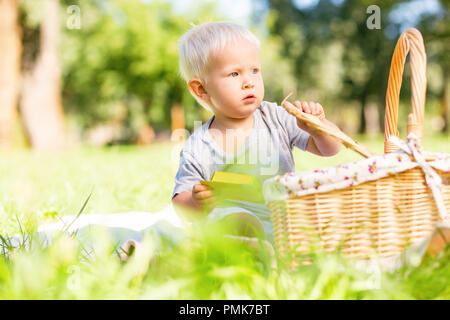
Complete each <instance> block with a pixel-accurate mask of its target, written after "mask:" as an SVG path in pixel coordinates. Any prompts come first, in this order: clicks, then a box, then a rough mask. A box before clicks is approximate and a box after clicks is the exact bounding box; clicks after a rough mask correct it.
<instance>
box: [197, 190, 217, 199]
mask: <svg viewBox="0 0 450 320" xmlns="http://www.w3.org/2000/svg"><path fill="white" fill-rule="evenodd" d="M213 196H214V192H213V191H212V190H206V191H200V192H198V193H196V194H195V197H196V198H197V199H199V200H204V199H208V198H211V197H213Z"/></svg>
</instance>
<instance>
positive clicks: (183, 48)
mask: <svg viewBox="0 0 450 320" xmlns="http://www.w3.org/2000/svg"><path fill="white" fill-rule="evenodd" d="M240 39H246V40H248V41H250V42H251V43H253V44H254V45H256V46H257V47H258V49H259V48H260V41H259V39H258V38H257V37H256V36H255V35H254V34H253V33H252V32H251V31H249V30H248V29H247V28H245V27H243V26H241V25H239V24H237V23H234V22H226V21H221V22H208V23H203V24H200V25H198V26H194V27H193V28H191V29H190V30H188V31H187V32H186V33H185V34H183V35H182V36H181V37H180V39H179V40H178V51H179V68H180V75H181V77H182V78H183V79H184V80H185V81H186V82H189V80H191V79H193V78H200V79H202V78H203V77H204V75H205V71H206V66H207V65H208V62H209V59H210V56H211V54H213V53H217V52H220V51H221V50H222V49H223V48H224V47H225V45H226V44H227V43H229V42H235V41H237V40H240ZM189 92H190V93H191V94H192V96H193V97H194V98H195V100H197V102H198V103H199V104H200V105H201V106H202V107H204V108H205V109H207V110H209V111H212V110H211V108H210V106H209V105H208V103H207V102H205V101H203V100H201V99H199V98H198V97H197V96H196V95H195V94H194V93H193V92H192V91H191V89H190V88H189Z"/></svg>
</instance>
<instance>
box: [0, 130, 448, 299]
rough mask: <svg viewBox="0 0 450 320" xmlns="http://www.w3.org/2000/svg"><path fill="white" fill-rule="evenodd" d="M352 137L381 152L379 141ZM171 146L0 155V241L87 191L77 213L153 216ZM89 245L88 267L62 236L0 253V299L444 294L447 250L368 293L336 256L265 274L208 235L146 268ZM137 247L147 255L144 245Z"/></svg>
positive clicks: (168, 170)
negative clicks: (30, 248) (93, 252)
mask: <svg viewBox="0 0 450 320" xmlns="http://www.w3.org/2000/svg"><path fill="white" fill-rule="evenodd" d="M356 140H358V141H359V142H361V143H362V144H364V145H366V146H367V147H369V148H370V149H372V150H373V151H375V152H376V153H381V152H382V149H383V142H382V139H381V138H380V137H378V138H376V139H375V138H374V139H368V138H361V139H359V138H358V137H356ZM179 148H180V145H175V144H171V143H157V144H154V145H152V146H149V147H125V146H120V147H108V148H102V149H92V148H81V149H74V150H70V151H66V152H64V153H59V154H55V153H51V154H42V153H41V154H37V153H33V152H31V151H26V150H21V151H13V152H10V153H2V154H1V159H0V163H1V166H0V176H1V179H0V235H1V234H3V235H5V234H9V235H12V234H15V233H18V232H19V231H20V227H22V228H25V229H27V230H32V229H33V228H35V227H36V226H37V225H38V224H42V223H47V222H54V221H55V220H56V219H57V216H61V215H66V214H76V213H77V212H78V211H79V210H80V208H81V206H82V205H83V202H84V201H85V200H86V198H87V197H88V195H89V194H90V193H91V192H92V196H91V198H90V199H89V202H88V204H87V206H86V208H85V210H84V211H83V214H89V213H118V212H127V211H147V212H156V211H158V210H161V209H163V208H165V207H166V206H167V205H169V204H170V195H171V192H172V189H173V187H174V182H173V178H174V176H175V173H176V170H177V168H178V154H179V150H180V149H179ZM425 148H426V150H428V151H440V152H447V153H448V152H450V144H449V139H448V137H446V136H433V137H426V138H425ZM294 156H295V160H296V170H297V171H300V170H308V169H313V168H320V167H324V166H328V165H335V164H340V163H345V162H349V161H354V160H358V159H361V157H360V156H359V155H357V154H355V153H353V152H352V151H350V150H342V151H341V152H340V153H339V154H338V155H337V156H335V157H330V158H319V157H316V156H314V155H311V154H305V153H304V152H302V151H300V150H296V151H295V152H294ZM18 221H20V222H21V224H20V226H19V223H18ZM99 241H100V242H101V243H104V245H103V247H101V248H103V251H102V250H99V252H97V258H96V259H95V260H94V261H85V260H83V259H80V248H79V247H78V243H77V241H76V240H70V239H61V241H57V242H56V243H55V244H54V245H52V246H51V247H50V248H49V249H47V250H36V251H35V252H28V253H27V252H24V251H20V250H19V251H18V252H17V253H16V254H15V255H13V256H12V257H10V259H5V258H3V257H1V258H0V299H16V298H26V299H28V298H33V299H34V298H38V299H39V298H44V299H47V298H50V299H61V298H62V299H64V298H67V299H79V298H99V299H103V298H105V299H107V298H125V299H128V298H138V299H140V298H150V299H216V298H225V299H229V298H251V299H291V298H292V299H305V298H306V299H309V298H312V299H321V298H322V299H323V298H324V299H327V298H337V299H341V298H342V299H345V298H348V299H362V298H366V299H367V298H369V299H370V298H388V299H391V298H425V299H428V298H445V299H448V298H450V289H449V288H450V280H449V279H450V266H449V264H448V263H447V259H448V257H449V254H448V250H447V252H446V253H444V254H443V256H442V257H440V258H438V259H434V260H432V259H425V261H424V263H423V265H422V266H421V267H418V268H409V269H405V270H400V271H397V272H396V273H394V274H388V273H386V274H382V275H380V279H381V280H380V287H379V288H378V289H370V288H366V287H364V286H361V285H360V284H361V283H364V280H367V278H368V277H371V276H372V275H370V274H368V273H366V272H363V271H355V270H354V267H353V265H347V263H346V261H344V260H342V259H341V258H340V257H339V256H321V255H317V256H314V259H315V260H314V261H316V262H315V263H314V264H313V265H312V266H304V267H301V268H300V269H299V270H297V271H294V272H288V271H287V270H286V269H285V268H283V266H282V263H283V261H279V265H280V268H278V270H276V271H270V268H269V267H268V262H267V261H264V260H263V261H262V262H261V261H259V260H258V259H256V260H255V259H254V257H253V256H252V255H251V254H250V252H249V251H248V250H245V249H244V248H242V246H236V245H234V244H230V243H226V242H224V241H218V239H217V236H216V237H215V236H214V233H212V232H211V230H209V232H206V231H205V232H204V234H201V235H196V236H195V237H194V239H193V240H192V241H187V242H186V243H185V244H184V245H182V246H181V247H179V248H176V249H175V250H173V251H171V252H167V253H163V254H162V255H161V257H159V261H158V263H157V264H156V265H152V266H151V267H150V266H149V259H150V258H149V256H150V255H149V254H143V255H137V256H136V257H135V259H134V260H132V261H130V262H129V263H127V264H121V263H120V262H119V260H118V259H117V257H116V256H115V255H114V254H111V252H112V249H113V247H112V246H111V244H110V243H108V242H107V241H106V242H105V241H104V239H103V240H102V239H99ZM102 241H103V242H102ZM144 245H148V250H147V251H148V252H151V250H152V241H151V239H149V240H146V241H144ZM339 265H341V266H344V268H341V267H339Z"/></svg>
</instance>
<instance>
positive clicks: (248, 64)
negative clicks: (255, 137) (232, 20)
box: [204, 39, 264, 119]
mask: <svg viewBox="0 0 450 320" xmlns="http://www.w3.org/2000/svg"><path fill="white" fill-rule="evenodd" d="M204 87H205V90H206V92H207V99H208V100H207V101H208V102H209V104H210V105H211V109H212V111H213V112H214V113H215V114H216V113H220V114H222V115H224V116H226V117H228V118H235V119H242V118H246V117H249V116H250V115H251V114H252V113H253V112H254V111H255V110H256V108H258V106H259V104H260V103H261V101H262V99H263V98H264V83H263V79H262V75H261V65H260V63H259V49H258V48H257V47H256V46H255V45H254V44H252V43H250V42H248V41H247V40H244V39H242V40H239V41H237V42H234V43H229V44H228V45H226V46H225V48H224V49H223V50H222V51H221V52H220V53H219V54H216V55H214V56H212V57H211V60H210V63H209V65H208V68H207V74H206V77H205V83H204ZM249 95H253V98H248V99H245V98H246V97H247V96H249Z"/></svg>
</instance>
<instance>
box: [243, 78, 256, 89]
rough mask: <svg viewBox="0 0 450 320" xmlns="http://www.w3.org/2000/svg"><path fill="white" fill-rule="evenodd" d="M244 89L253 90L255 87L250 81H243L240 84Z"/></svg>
mask: <svg viewBox="0 0 450 320" xmlns="http://www.w3.org/2000/svg"><path fill="white" fill-rule="evenodd" d="M242 86H243V88H244V89H248V88H253V87H254V86H255V85H254V84H253V81H252V80H250V79H249V80H245V81H244V82H243V84H242Z"/></svg>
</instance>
